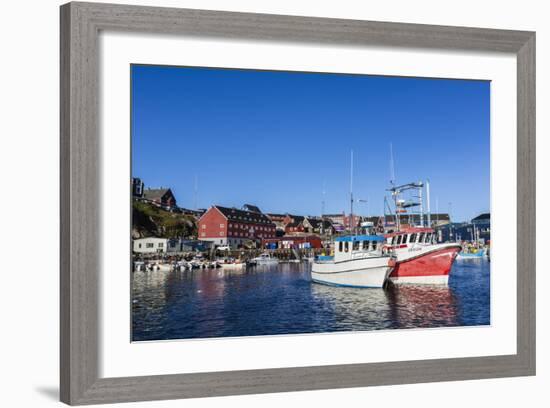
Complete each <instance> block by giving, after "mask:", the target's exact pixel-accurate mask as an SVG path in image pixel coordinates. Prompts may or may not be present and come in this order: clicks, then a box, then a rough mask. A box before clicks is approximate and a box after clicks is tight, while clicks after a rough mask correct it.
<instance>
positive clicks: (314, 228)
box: [302, 217, 335, 235]
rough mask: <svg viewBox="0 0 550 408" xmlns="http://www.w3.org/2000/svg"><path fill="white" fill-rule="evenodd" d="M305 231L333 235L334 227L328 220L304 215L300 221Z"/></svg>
mask: <svg viewBox="0 0 550 408" xmlns="http://www.w3.org/2000/svg"><path fill="white" fill-rule="evenodd" d="M302 224H303V226H304V229H305V232H309V233H313V234H323V235H333V234H334V232H335V229H334V227H333V225H332V222H330V220H328V219H327V220H323V219H320V218H313V217H306V218H305V219H304V222H303V223H302Z"/></svg>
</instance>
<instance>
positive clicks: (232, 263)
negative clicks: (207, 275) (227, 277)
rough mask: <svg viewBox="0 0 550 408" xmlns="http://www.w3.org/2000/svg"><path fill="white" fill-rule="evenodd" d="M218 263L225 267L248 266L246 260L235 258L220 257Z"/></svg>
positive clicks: (238, 267)
mask: <svg viewBox="0 0 550 408" xmlns="http://www.w3.org/2000/svg"><path fill="white" fill-rule="evenodd" d="M218 264H219V265H220V266H221V267H222V268H224V269H240V268H244V267H245V266H246V264H245V263H244V262H242V261H240V260H237V259H234V258H224V259H218Z"/></svg>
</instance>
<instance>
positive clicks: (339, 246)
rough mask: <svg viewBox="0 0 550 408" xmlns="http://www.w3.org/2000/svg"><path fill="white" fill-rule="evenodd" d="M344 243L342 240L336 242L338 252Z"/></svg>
mask: <svg viewBox="0 0 550 408" xmlns="http://www.w3.org/2000/svg"><path fill="white" fill-rule="evenodd" d="M343 245H344V243H343V242H342V241H340V242H338V252H342V246H343Z"/></svg>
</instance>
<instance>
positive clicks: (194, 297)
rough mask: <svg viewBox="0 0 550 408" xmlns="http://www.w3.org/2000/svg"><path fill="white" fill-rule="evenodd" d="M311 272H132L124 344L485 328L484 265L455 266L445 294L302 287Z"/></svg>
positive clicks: (417, 289) (436, 289)
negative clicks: (128, 324)
mask: <svg viewBox="0 0 550 408" xmlns="http://www.w3.org/2000/svg"><path fill="white" fill-rule="evenodd" d="M310 269H311V264H309V263H306V262H304V263H300V264H279V265H273V266H257V267H248V268H246V269H243V270H221V269H215V270H209V269H206V270H192V271H184V272H158V271H155V272H134V273H133V279H132V340H133V341H144V340H169V339H191V338H211V337H235V336H261V335H275V334H295V333H323V332H338V331H362V330H387V329H406V328H421V327H452V326H476V325H488V324H490V263H489V262H488V261H487V260H481V259H477V260H457V261H455V263H454V265H453V269H452V271H451V275H450V278H449V285H448V286H391V285H390V286H389V287H388V288H386V289H356V288H341V287H331V286H324V285H321V284H316V283H312V282H310Z"/></svg>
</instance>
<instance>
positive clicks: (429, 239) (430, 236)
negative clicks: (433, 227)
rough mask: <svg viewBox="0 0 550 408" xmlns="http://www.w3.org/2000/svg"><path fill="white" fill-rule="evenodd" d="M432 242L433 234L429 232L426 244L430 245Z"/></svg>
mask: <svg viewBox="0 0 550 408" xmlns="http://www.w3.org/2000/svg"><path fill="white" fill-rule="evenodd" d="M431 240H432V234H431V233H430V232H428V233H427V234H426V243H429V242H430V241H431Z"/></svg>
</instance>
